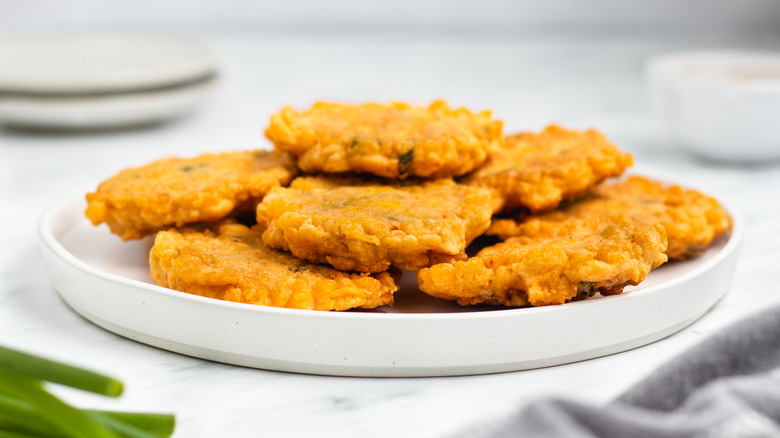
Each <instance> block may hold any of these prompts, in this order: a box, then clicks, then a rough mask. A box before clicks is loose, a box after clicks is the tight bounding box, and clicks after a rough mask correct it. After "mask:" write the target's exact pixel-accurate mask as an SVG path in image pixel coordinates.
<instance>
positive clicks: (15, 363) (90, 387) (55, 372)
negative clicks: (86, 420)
mask: <svg viewBox="0 0 780 438" xmlns="http://www.w3.org/2000/svg"><path fill="white" fill-rule="evenodd" d="M0 370H5V371H8V372H12V373H17V374H21V375H23V376H27V377H31V378H33V379H40V380H46V381H48V382H53V383H59V384H61V385H66V386H71V387H73V388H78V389H83V390H85V391H90V392H94V393H97V394H103V395H107V396H109V397H118V396H119V395H120V394H122V390H123V386H122V382H120V381H118V380H116V379H114V378H111V377H108V376H104V375H101V374H97V373H93V372H92V371H87V370H84V369H81V368H76V367H73V366H70V365H66V364H63V363H60V362H54V361H51V360H48V359H43V358H41V357H37V356H33V355H30V354H27V353H22V352H21V351H17V350H12V349H10V348H5V347H0Z"/></svg>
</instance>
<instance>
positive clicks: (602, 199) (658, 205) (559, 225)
mask: <svg viewBox="0 0 780 438" xmlns="http://www.w3.org/2000/svg"><path fill="white" fill-rule="evenodd" d="M627 218H628V219H630V220H633V221H635V222H638V223H640V224H643V225H646V226H650V225H653V224H655V223H660V224H661V225H663V226H664V228H665V229H666V233H667V235H668V238H669V248H668V249H667V251H666V254H667V255H668V256H669V258H670V259H686V258H690V257H693V256H695V255H698V254H699V253H701V252H702V251H703V250H704V249H705V248H706V247H707V246H709V244H710V243H711V242H712V240H713V239H715V238H716V237H718V236H720V235H721V234H723V233H724V232H726V231H727V230H728V229H729V228H730V227H731V219H730V218H729V215H728V213H727V212H726V210H725V209H724V208H723V206H722V205H720V203H719V202H718V201H717V200H716V199H714V198H711V197H709V196H706V195H703V194H702V193H700V192H697V191H696V190H689V189H684V188H682V187H680V186H678V185H672V186H664V185H663V184H662V183H660V182H656V181H652V180H650V179H647V178H643V177H638V176H634V177H630V178H627V179H626V180H624V181H621V182H617V183H613V184H603V185H601V186H599V187H597V188H596V189H595V191H594V193H593V195H592V196H589V197H587V198H585V199H582V200H579V201H575V202H572V203H571V204H569V205H567V206H565V207H564V208H562V209H561V210H558V211H553V212H550V213H546V214H543V215H539V216H530V217H526V218H519V219H517V220H515V219H497V220H495V221H494V222H493V225H492V226H491V227H490V230H489V231H488V234H493V235H498V236H501V237H504V238H506V237H510V236H525V237H527V238H530V239H534V240H536V239H539V238H545V237H565V236H568V235H572V234H577V233H582V232H587V231H588V230H590V231H591V232H593V231H594V230H596V229H599V228H603V227H604V226H606V225H607V224H609V223H615V222H619V221H623V220H626V219H627Z"/></svg>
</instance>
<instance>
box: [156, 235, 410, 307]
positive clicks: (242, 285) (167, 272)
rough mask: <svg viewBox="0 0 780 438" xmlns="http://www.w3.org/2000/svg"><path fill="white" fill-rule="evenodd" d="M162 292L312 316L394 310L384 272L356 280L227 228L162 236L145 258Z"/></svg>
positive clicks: (391, 285)
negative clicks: (311, 312)
mask: <svg viewBox="0 0 780 438" xmlns="http://www.w3.org/2000/svg"><path fill="white" fill-rule="evenodd" d="M149 264H150V266H151V275H152V279H153V280H154V282H155V283H157V284H158V285H160V286H163V287H167V288H170V289H175V290H178V291H182V292H187V293H191V294H195V295H201V296H204V297H210V298H217V299H220V300H227V301H235V302H239V303H248V304H259V305H263V306H273V307H287V308H294V309H313V310H346V309H351V308H356V307H361V308H364V309H372V308H374V307H377V306H382V305H385V304H387V305H392V304H393V292H395V291H396V290H398V287H397V286H396V284H395V281H394V279H393V277H392V276H391V275H390V274H389V273H388V272H381V273H378V274H372V275H369V274H359V273H354V272H341V271H337V270H335V269H333V268H330V267H326V266H320V265H313V264H309V263H306V262H303V261H301V260H299V259H297V258H295V257H293V256H291V255H289V254H285V253H282V252H279V251H275V250H273V249H270V248H268V247H266V246H265V245H263V242H262V240H261V238H260V233H259V232H257V231H253V230H251V229H249V228H247V227H245V226H243V225H239V224H225V225H222V226H221V227H220V228H219V232H218V234H216V235H215V234H213V233H211V232H210V231H206V232H203V233H201V232H197V231H195V230H193V229H185V230H183V231H182V232H178V231H176V230H170V231H161V232H159V233H158V234H157V237H156V238H155V242H154V246H153V247H152V251H151V253H150V254H149Z"/></svg>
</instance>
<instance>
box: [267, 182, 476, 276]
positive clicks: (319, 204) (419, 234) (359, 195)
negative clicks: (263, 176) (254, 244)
mask: <svg viewBox="0 0 780 438" xmlns="http://www.w3.org/2000/svg"><path fill="white" fill-rule="evenodd" d="M349 181H350V180H338V179H324V178H299V179H298V180H296V181H295V182H294V183H293V185H292V187H291V188H287V189H285V188H276V189H273V190H272V191H271V192H270V193H269V194H268V196H266V198H265V199H264V200H263V202H262V203H260V205H258V208H257V221H258V226H259V227H265V228H267V229H266V230H265V232H264V233H263V241H264V242H265V244H266V245H268V246H270V247H272V248H277V249H283V250H286V251H290V252H292V253H293V254H294V255H295V256H297V257H300V258H302V259H305V260H309V261H312V262H315V263H330V264H331V265H332V266H334V267H336V268H338V269H344V270H354V271H361V272H379V271H384V270H386V269H387V268H388V266H391V265H392V266H395V267H398V268H401V269H408V270H416V269H419V268H421V267H424V266H430V265H431V264H434V263H438V262H441V261H450V260H455V259H459V258H464V257H465V254H464V250H465V248H466V245H468V243H469V242H471V241H472V240H473V239H474V238H476V237H477V236H479V235H480V234H482V233H483V232H484V231H485V230H486V229H487V227H488V226H489V225H490V214H491V209H490V204H491V198H490V191H488V190H485V189H480V188H476V187H468V186H464V185H461V184H456V183H455V182H453V181H452V180H448V179H445V180H437V181H430V182H426V183H423V184H421V185H410V186H403V185H395V186H388V185H380V184H377V183H371V182H362V183H360V184H361V185H359V186H342V185H341V184H343V183H346V182H349ZM353 183H354V181H353Z"/></svg>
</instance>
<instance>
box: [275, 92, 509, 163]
mask: <svg viewBox="0 0 780 438" xmlns="http://www.w3.org/2000/svg"><path fill="white" fill-rule="evenodd" d="M490 114H491V113H490V111H482V112H479V113H476V114H475V113H472V112H471V111H469V110H467V109H465V108H458V109H452V108H450V106H449V105H448V104H447V102H445V101H436V102H433V103H432V104H430V106H428V107H423V106H414V105H409V104H406V103H402V102H389V103H383V104H382V103H365V104H360V105H352V104H343V103H327V102H317V103H315V104H314V105H313V106H312V107H311V108H309V109H308V110H306V111H303V112H301V111H298V110H296V109H293V108H291V107H286V108H284V109H282V110H281V111H280V112H279V113H277V114H274V115H273V116H272V117H271V124H270V126H269V127H268V129H267V130H266V131H265V135H266V137H268V139H269V140H271V141H272V142H273V143H274V144H275V145H276V148H277V149H278V150H281V151H285V152H289V153H291V154H293V155H294V156H296V157H297V158H298V166H300V168H301V170H303V171H304V172H327V173H342V172H349V171H354V172H361V173H372V174H374V175H378V176H382V177H386V178H406V177H407V176H419V177H424V178H443V177H450V176H459V175H463V174H465V173H467V172H470V171H471V170H473V169H474V168H476V167H478V166H479V165H481V164H482V163H483V162H484V161H485V158H486V157H487V155H488V152H489V150H490V149H491V148H496V147H497V146H498V145H500V143H501V130H502V127H503V123H502V122H501V121H499V120H494V119H492V118H491V115H490Z"/></svg>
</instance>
